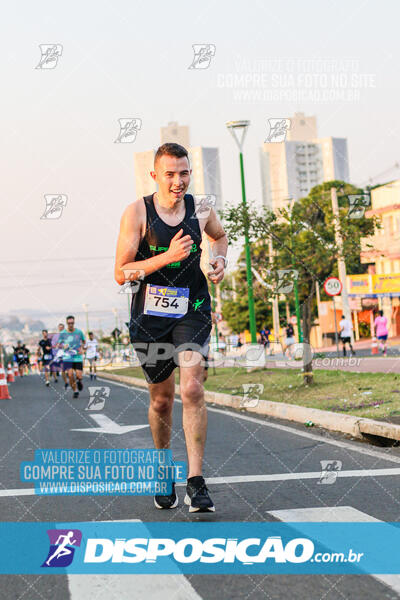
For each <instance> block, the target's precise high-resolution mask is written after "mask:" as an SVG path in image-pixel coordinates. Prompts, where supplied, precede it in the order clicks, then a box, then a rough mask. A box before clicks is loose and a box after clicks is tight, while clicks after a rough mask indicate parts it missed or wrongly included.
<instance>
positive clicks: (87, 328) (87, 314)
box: [82, 304, 89, 335]
mask: <svg viewBox="0 0 400 600" xmlns="http://www.w3.org/2000/svg"><path fill="white" fill-rule="evenodd" d="M82 306H83V310H84V311H85V315H86V335H89V313H88V307H89V305H88V304H82Z"/></svg>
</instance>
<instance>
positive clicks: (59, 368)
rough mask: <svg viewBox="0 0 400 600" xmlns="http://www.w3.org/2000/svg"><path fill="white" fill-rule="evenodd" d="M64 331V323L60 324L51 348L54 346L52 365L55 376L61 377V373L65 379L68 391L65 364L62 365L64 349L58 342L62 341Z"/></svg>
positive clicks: (52, 338) (53, 337)
mask: <svg viewBox="0 0 400 600" xmlns="http://www.w3.org/2000/svg"><path fill="white" fill-rule="evenodd" d="M62 331H64V323H59V324H58V331H57V332H56V333H54V334H53V335H52V336H51V346H52V351H53V361H52V363H51V371H52V373H53V374H54V373H55V374H56V375H57V377H58V376H59V375H60V373H61V374H62V378H63V379H64V386H65V389H67V387H68V379H67V374H66V372H65V371H63V364H62V357H63V354H64V352H63V350H62V348H59V347H58V341H59V339H60V333H61V332H62ZM56 382H57V379H56Z"/></svg>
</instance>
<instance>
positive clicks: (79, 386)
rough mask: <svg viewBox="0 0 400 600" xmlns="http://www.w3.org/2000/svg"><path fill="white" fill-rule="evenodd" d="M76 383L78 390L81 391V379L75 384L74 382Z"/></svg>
mask: <svg viewBox="0 0 400 600" xmlns="http://www.w3.org/2000/svg"><path fill="white" fill-rule="evenodd" d="M76 385H77V386H78V390H79V391H82V390H83V384H82V381H81V380H80V379H78V382H77V384H76Z"/></svg>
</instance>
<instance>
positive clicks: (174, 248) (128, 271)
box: [114, 202, 193, 285]
mask: <svg viewBox="0 0 400 600" xmlns="http://www.w3.org/2000/svg"><path fill="white" fill-rule="evenodd" d="M182 233H183V230H182V229H181V230H180V231H178V233H177V234H176V235H175V236H174V237H173V239H172V240H171V244H170V247H169V249H168V250H167V251H166V252H162V253H161V254H158V255H157V256H153V257H151V258H146V259H145V260H135V258H136V254H137V251H138V248H139V244H140V238H141V224H140V219H139V215H138V205H137V203H135V202H134V203H133V204H130V205H129V206H128V207H127V208H126V210H125V212H124V214H123V215H122V218H121V226H120V231H119V236H118V242H117V252H116V257H115V270H114V277H115V281H116V282H117V283H118V284H119V285H122V284H124V283H125V282H126V281H135V280H136V279H139V277H146V276H147V275H151V273H154V272H155V271H158V270H159V269H162V268H163V267H165V266H167V265H169V264H170V263H172V262H176V261H179V260H182V259H184V258H187V257H188V256H189V254H190V249H191V247H192V244H193V240H192V239H191V237H190V235H185V236H183V237H182Z"/></svg>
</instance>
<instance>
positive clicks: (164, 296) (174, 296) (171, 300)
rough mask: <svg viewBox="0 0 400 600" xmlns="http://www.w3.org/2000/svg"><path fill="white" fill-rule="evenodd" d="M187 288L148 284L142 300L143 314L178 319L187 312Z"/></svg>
mask: <svg viewBox="0 0 400 600" xmlns="http://www.w3.org/2000/svg"><path fill="white" fill-rule="evenodd" d="M188 305H189V288H176V287H169V286H163V287H162V286H158V285H152V284H151V283H148V284H147V285H146V295H145V299H144V311H143V312H144V314H145V315H152V316H154V317H172V318H174V319H179V318H180V317H183V315H185V314H186V313H187V311H188Z"/></svg>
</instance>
